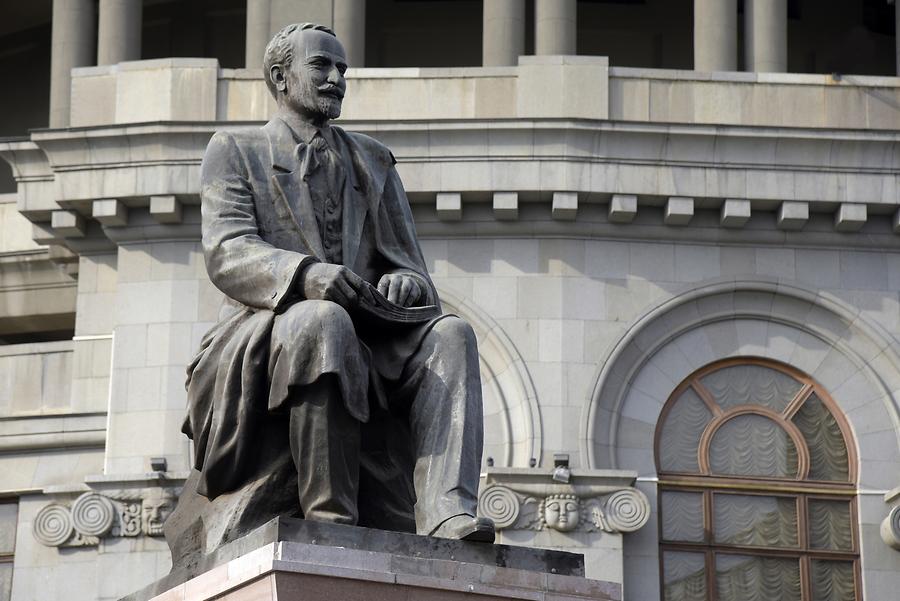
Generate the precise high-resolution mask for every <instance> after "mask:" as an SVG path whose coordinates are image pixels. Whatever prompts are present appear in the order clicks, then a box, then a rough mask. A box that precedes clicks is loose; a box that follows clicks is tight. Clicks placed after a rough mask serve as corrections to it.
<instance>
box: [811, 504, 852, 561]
mask: <svg viewBox="0 0 900 601" xmlns="http://www.w3.org/2000/svg"><path fill="white" fill-rule="evenodd" d="M809 546H810V547H812V548H813V549H834V550H836V551H850V550H852V549H853V529H852V526H851V525H850V503H848V502H847V501H822V500H819V499H810V500H809Z"/></svg>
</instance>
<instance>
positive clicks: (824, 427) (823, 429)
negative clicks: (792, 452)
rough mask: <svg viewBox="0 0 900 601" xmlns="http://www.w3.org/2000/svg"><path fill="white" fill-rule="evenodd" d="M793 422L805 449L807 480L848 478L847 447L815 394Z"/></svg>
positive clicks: (828, 413) (839, 479)
mask: <svg viewBox="0 0 900 601" xmlns="http://www.w3.org/2000/svg"><path fill="white" fill-rule="evenodd" d="M793 422H794V423H795V424H796V425H797V428H799V429H800V432H802V433H803V438H805V439H806V446H807V447H809V478H810V479H811V480H831V481H841V482H846V481H847V480H849V479H850V461H849V459H848V458H847V446H846V445H845V444H844V436H843V435H842V434H841V429H840V428H839V427H838V423H837V420H835V419H834V416H833V415H831V412H830V411H829V410H828V408H827V407H826V406H825V403H823V402H822V399H820V398H819V397H818V396H816V395H815V394H813V395H810V397H809V398H808V399H806V401H805V402H804V403H803V406H802V407H800V410H799V411H797V413H796V415H794V418H793Z"/></svg>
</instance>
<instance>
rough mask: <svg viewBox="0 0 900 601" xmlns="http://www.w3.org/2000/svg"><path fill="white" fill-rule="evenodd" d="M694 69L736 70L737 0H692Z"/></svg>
mask: <svg viewBox="0 0 900 601" xmlns="http://www.w3.org/2000/svg"><path fill="white" fill-rule="evenodd" d="M694 69H695V70H696V71H735V70H737V0H694Z"/></svg>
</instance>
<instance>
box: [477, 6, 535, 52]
mask: <svg viewBox="0 0 900 601" xmlns="http://www.w3.org/2000/svg"><path fill="white" fill-rule="evenodd" d="M482 15H483V16H482V43H481V55H482V59H481V64H482V65H484V66H485V67H495V66H513V65H515V64H516V63H517V61H518V58H519V56H521V55H523V54H525V2H524V0H496V1H495V2H485V3H484V7H483V9H482Z"/></svg>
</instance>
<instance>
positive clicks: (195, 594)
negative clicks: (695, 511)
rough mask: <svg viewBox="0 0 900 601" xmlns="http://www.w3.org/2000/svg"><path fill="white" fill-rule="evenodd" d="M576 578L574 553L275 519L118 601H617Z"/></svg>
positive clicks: (615, 588)
mask: <svg viewBox="0 0 900 601" xmlns="http://www.w3.org/2000/svg"><path fill="white" fill-rule="evenodd" d="M267 539H269V540H267ZM583 573H584V564H583V560H582V557H581V556H580V555H576V554H572V553H562V552H559V551H545V550H543V549H527V548H522V547H508V546H505V545H487V544H482V543H463V542H460V541H449V540H443V539H435V538H430V537H424V536H415V535H411V534H402V533H396V532H385V531H380V530H370V529H367V528H355V527H350V526H334V525H330V524H317V523H315V522H305V521H303V520H289V519H280V520H273V522H271V523H270V524H267V525H266V526H264V527H263V528H260V529H259V530H258V531H255V532H253V533H251V534H250V535H248V536H246V537H244V538H242V539H239V540H237V541H235V542H234V543H232V544H230V545H226V546H225V547H223V548H222V549H220V552H219V553H217V554H216V556H209V557H207V558H205V559H204V561H203V562H202V564H198V565H196V566H193V567H187V568H182V569H180V570H177V571H174V572H173V573H172V574H170V575H169V576H167V577H166V578H163V579H162V580H160V581H159V582H157V583H155V584H153V585H151V586H149V587H147V588H146V589H144V590H142V591H139V592H137V593H135V594H133V595H130V596H129V597H126V599H125V600H123V601H207V600H212V599H217V600H222V601H226V600H227V601H251V600H252V601H263V600H266V601H269V600H271V601H275V600H277V601H295V600H296V601H300V600H301V599H302V600H303V601H318V600H322V601H451V600H455V599H460V600H462V599H466V600H469V601H472V600H476V599H484V600H488V599H491V600H493V601H498V599H530V600H540V601H576V600H578V601H583V600H586V599H597V600H603V601H619V600H620V599H621V587H620V585H618V584H612V583H607V582H601V581H596V580H588V579H586V578H584V577H583Z"/></svg>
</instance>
